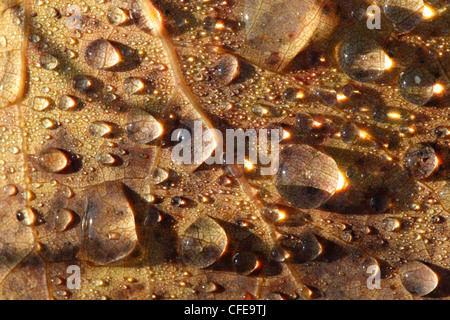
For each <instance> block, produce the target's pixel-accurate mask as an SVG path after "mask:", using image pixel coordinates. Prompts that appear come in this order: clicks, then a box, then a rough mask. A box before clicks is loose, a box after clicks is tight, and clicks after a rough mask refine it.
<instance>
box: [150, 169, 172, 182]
mask: <svg viewBox="0 0 450 320" xmlns="http://www.w3.org/2000/svg"><path fill="white" fill-rule="evenodd" d="M152 178H153V183H154V184H160V183H163V182H164V181H166V180H167V179H168V178H169V173H168V172H167V171H166V170H164V169H161V168H156V169H155V170H153V173H152Z"/></svg>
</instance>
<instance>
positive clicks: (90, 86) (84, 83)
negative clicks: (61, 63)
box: [73, 75, 95, 92]
mask: <svg viewBox="0 0 450 320" xmlns="http://www.w3.org/2000/svg"><path fill="white" fill-rule="evenodd" d="M94 84H95V83H94V80H93V79H92V78H91V77H88V76H84V75H78V76H76V77H74V78H73V87H74V88H75V89H76V90H78V91H81V92H90V91H93V90H94V89H95V85H94Z"/></svg>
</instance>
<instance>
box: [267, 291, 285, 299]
mask: <svg viewBox="0 0 450 320" xmlns="http://www.w3.org/2000/svg"><path fill="white" fill-rule="evenodd" d="M265 300H286V299H285V298H284V297H283V296H282V295H281V294H279V293H278V292H270V293H269V294H267V296H266V297H265Z"/></svg>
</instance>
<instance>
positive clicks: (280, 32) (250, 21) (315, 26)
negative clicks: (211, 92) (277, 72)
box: [236, 0, 335, 69]
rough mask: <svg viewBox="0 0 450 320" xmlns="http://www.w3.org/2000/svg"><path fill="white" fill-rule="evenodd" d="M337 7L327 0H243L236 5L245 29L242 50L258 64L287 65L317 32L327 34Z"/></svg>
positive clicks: (277, 67) (281, 67)
mask: <svg viewBox="0 0 450 320" xmlns="http://www.w3.org/2000/svg"><path fill="white" fill-rule="evenodd" d="M325 4H327V5H325ZM325 7H326V9H325ZM334 7H335V6H334V4H333V3H332V2H325V1H324V0H317V1H304V0H279V1H271V0H245V1H239V2H238V4H237V6H236V9H237V11H238V14H240V15H241V16H242V18H243V25H244V28H243V29H242V32H244V33H245V34H244V35H242V38H243V39H245V42H244V45H243V46H242V47H241V48H240V49H239V51H240V53H241V54H242V55H243V56H244V57H245V58H247V59H249V60H251V61H252V62H254V63H256V64H258V65H261V66H264V67H266V68H270V69H283V68H284V67H285V66H287V65H288V63H289V62H290V61H291V60H292V59H293V58H294V57H295V56H296V55H297V54H298V53H299V52H300V51H301V50H302V49H303V48H304V47H305V46H306V45H307V44H308V43H309V42H310V41H311V38H313V36H319V35H320V36H325V35H326V34H327V33H328V32H329V31H330V30H331V29H332V27H333V25H334V23H335V15H334ZM287 8H288V9H287Z"/></svg>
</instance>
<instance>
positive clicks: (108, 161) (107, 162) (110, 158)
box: [96, 152, 117, 166]
mask: <svg viewBox="0 0 450 320" xmlns="http://www.w3.org/2000/svg"><path fill="white" fill-rule="evenodd" d="M96 159H97V161H98V162H100V163H101V164H102V165H104V166H113V165H115V164H116V161H117V160H116V157H115V156H114V155H112V154H111V153H108V152H100V153H99V154H98V155H97V157H96Z"/></svg>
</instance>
